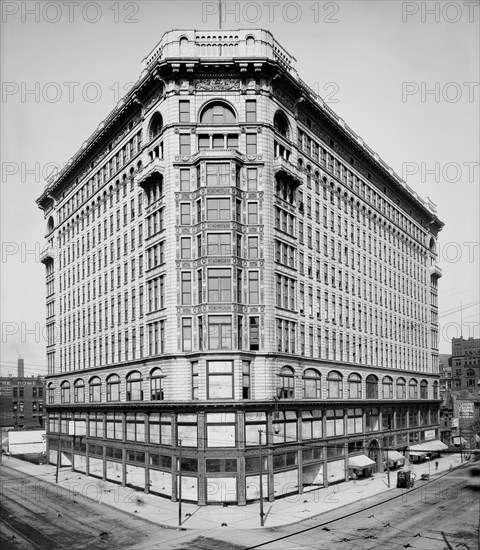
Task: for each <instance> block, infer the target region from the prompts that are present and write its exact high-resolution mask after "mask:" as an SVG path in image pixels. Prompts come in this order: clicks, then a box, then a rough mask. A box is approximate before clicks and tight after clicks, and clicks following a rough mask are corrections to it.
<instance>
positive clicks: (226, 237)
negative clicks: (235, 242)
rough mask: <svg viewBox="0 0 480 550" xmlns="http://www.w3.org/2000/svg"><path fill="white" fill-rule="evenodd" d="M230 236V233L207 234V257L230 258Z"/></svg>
mask: <svg viewBox="0 0 480 550" xmlns="http://www.w3.org/2000/svg"><path fill="white" fill-rule="evenodd" d="M230 254H231V235H230V233H208V234H207V255H208V256H230Z"/></svg>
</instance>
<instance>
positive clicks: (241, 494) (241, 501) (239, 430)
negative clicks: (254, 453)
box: [237, 411, 247, 506]
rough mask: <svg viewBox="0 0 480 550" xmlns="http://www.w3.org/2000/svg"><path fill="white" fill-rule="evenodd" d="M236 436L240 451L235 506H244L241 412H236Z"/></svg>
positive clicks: (245, 495) (243, 439) (243, 446)
mask: <svg viewBox="0 0 480 550" xmlns="http://www.w3.org/2000/svg"><path fill="white" fill-rule="evenodd" d="M237 434H238V436H237V438H238V448H239V450H240V453H239V455H238V463H237V471H238V483H237V487H238V493H237V504H238V505H240V506H244V505H245V504H247V494H246V479H245V414H244V412H243V411H237Z"/></svg>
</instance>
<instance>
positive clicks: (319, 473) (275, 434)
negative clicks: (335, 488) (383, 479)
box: [47, 401, 438, 505]
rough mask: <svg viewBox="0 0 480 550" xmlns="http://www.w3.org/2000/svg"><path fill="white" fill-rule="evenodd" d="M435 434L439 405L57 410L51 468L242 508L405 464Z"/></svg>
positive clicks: (51, 429)
mask: <svg viewBox="0 0 480 550" xmlns="http://www.w3.org/2000/svg"><path fill="white" fill-rule="evenodd" d="M432 436H433V437H434V438H437V437H438V404H437V403H436V402H435V403H432V402H430V403H428V404H426V403H420V402H409V403H408V404H407V403H405V402H402V403H389V404H388V406H387V405H386V404H384V403H379V402H368V403H366V402H349V403H345V402H342V403H340V402H338V403H330V402H329V403H305V402H302V403H299V402H298V401H297V402H296V401H291V402H279V401H276V402H274V403H267V402H264V403H252V402H250V403H247V402H246V403H235V404H233V403H232V404H231V405H230V406H229V405H227V404H225V403H217V404H212V403H195V404H186V403H176V404H173V405H172V404H167V403H162V404H152V403H148V404H147V403H142V404H135V403H129V404H128V405H125V404H122V405H118V406H116V405H108V404H105V405H101V406H98V405H96V406H95V405H89V406H85V405H84V406H83V407H80V406H63V407H62V406H55V407H51V408H49V410H48V436H47V449H48V450H47V453H48V459H49V462H50V463H52V464H56V463H57V462H58V463H59V465H60V466H71V468H72V470H74V471H78V472H82V473H85V474H87V475H89V476H92V477H93V478H100V479H103V480H109V481H113V482H116V483H119V484H121V485H128V486H133V487H136V488H138V489H140V490H143V491H145V492H152V493H156V494H159V495H162V496H165V497H167V498H170V499H172V500H178V499H179V498H181V499H182V500H186V501H191V502H195V503H198V504H200V505H205V504H218V503H236V504H240V505H241V504H246V503H247V502H249V501H253V500H256V499H258V498H260V497H261V496H263V497H264V498H266V499H268V500H270V501H273V500H274V499H276V498H280V497H282V496H286V495H290V494H295V493H302V492H305V491H308V490H311V489H315V488H318V487H322V486H323V487H325V486H328V485H329V484H332V483H338V482H341V481H344V480H348V479H351V478H356V477H365V476H369V475H371V474H373V473H375V472H378V471H383V470H384V469H385V468H386V467H387V465H389V466H390V467H395V466H399V465H401V462H402V461H401V457H403V456H404V454H405V451H406V450H407V448H408V447H409V446H411V445H414V444H420V443H422V442H424V441H426V440H427V439H429V438H432ZM388 453H391V456H389V454H388ZM395 453H396V454H395ZM59 457H60V458H59ZM392 459H395V460H392Z"/></svg>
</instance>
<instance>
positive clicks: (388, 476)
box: [387, 449, 390, 488]
mask: <svg viewBox="0 0 480 550" xmlns="http://www.w3.org/2000/svg"><path fill="white" fill-rule="evenodd" d="M387 483H388V487H389V488H390V464H389V462H388V449H387Z"/></svg>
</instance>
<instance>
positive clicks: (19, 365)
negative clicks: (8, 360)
mask: <svg viewBox="0 0 480 550" xmlns="http://www.w3.org/2000/svg"><path fill="white" fill-rule="evenodd" d="M17 376H18V378H23V377H24V376H25V367H24V366H23V359H18V361H17Z"/></svg>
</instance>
